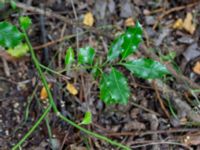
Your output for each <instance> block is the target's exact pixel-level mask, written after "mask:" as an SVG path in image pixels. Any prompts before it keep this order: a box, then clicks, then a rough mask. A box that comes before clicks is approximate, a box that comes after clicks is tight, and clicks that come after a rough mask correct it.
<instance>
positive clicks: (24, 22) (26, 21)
mask: <svg viewBox="0 0 200 150" xmlns="http://www.w3.org/2000/svg"><path fill="white" fill-rule="evenodd" d="M19 23H20V26H21V27H22V28H23V29H24V30H27V29H28V28H29V27H30V25H31V24H32V21H31V19H30V18H29V17H28V16H21V17H20V18H19Z"/></svg>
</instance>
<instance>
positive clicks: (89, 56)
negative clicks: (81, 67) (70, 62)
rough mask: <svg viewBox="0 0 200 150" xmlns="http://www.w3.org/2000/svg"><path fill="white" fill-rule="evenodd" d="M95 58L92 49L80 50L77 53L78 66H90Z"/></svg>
mask: <svg viewBox="0 0 200 150" xmlns="http://www.w3.org/2000/svg"><path fill="white" fill-rule="evenodd" d="M94 56H95V50H94V49H93V48H92V47H89V46H87V47H85V48H80V49H79V51H78V63H79V64H92V63H93V60H94Z"/></svg>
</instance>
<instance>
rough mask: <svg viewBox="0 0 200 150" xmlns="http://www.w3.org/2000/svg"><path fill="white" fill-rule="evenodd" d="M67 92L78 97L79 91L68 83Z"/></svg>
mask: <svg viewBox="0 0 200 150" xmlns="http://www.w3.org/2000/svg"><path fill="white" fill-rule="evenodd" d="M66 88H67V90H68V91H69V93H71V94H72V95H77V94H78V91H77V89H76V88H75V86H74V85H73V84H70V83H67V87H66Z"/></svg>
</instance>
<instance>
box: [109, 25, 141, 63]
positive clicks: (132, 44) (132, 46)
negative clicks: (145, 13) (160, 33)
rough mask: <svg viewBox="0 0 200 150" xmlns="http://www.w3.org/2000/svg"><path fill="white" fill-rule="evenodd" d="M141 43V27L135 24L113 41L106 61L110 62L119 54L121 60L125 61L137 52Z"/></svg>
mask: <svg viewBox="0 0 200 150" xmlns="http://www.w3.org/2000/svg"><path fill="white" fill-rule="evenodd" d="M141 41H142V26H141V25H140V23H139V22H137V23H136V25H135V27H129V28H128V29H127V30H126V32H125V33H124V34H122V35H121V36H119V37H118V38H117V39H116V40H114V42H113V43H112V45H111V47H110V49H109V52H108V60H109V61H112V60H114V59H115V58H117V57H119V55H120V54H121V57H122V59H125V58H126V57H127V56H129V55H130V54H131V53H133V52H135V51H136V50H137V48H138V45H139V44H140V42H141Z"/></svg>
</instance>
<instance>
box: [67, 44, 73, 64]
mask: <svg viewBox="0 0 200 150" xmlns="http://www.w3.org/2000/svg"><path fill="white" fill-rule="evenodd" d="M73 61H74V50H73V49H72V48H71V47H70V48H68V49H67V52H66V55H65V65H71V64H72V63H73Z"/></svg>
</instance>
